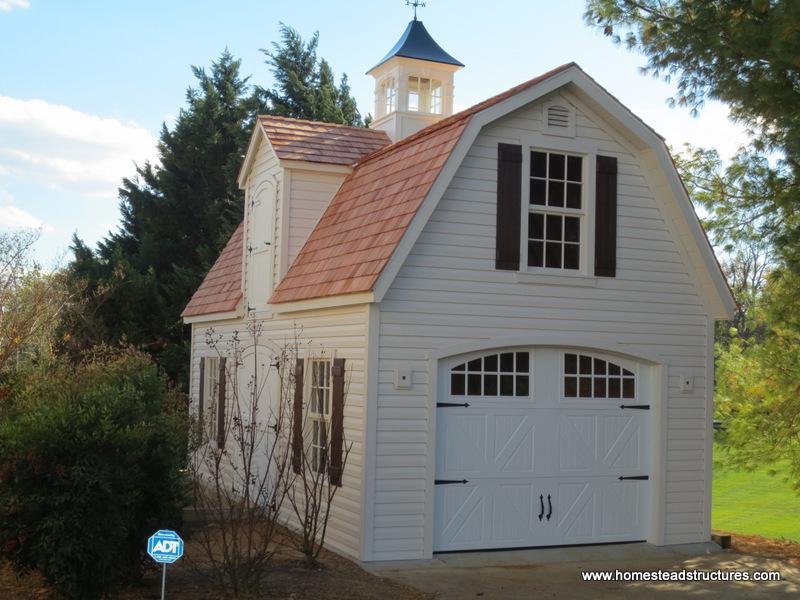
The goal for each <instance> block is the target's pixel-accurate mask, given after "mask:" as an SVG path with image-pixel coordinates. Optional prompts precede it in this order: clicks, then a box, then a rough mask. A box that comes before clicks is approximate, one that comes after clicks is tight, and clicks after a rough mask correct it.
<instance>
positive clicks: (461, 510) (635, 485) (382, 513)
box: [184, 19, 734, 561]
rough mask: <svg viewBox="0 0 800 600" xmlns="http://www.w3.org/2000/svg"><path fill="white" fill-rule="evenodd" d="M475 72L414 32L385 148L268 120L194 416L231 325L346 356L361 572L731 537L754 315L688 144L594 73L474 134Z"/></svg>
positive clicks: (477, 121)
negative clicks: (716, 463) (729, 420)
mask: <svg viewBox="0 0 800 600" xmlns="http://www.w3.org/2000/svg"><path fill="white" fill-rule="evenodd" d="M462 66H463V65H462V64H461V63H459V62H458V61H457V60H456V59H454V58H453V57H452V56H450V55H449V54H447V53H446V52H445V51H444V50H443V49H442V48H440V47H439V46H438V45H437V44H436V42H434V41H433V39H432V38H431V37H430V35H429V34H428V32H427V31H426V30H425V28H424V26H423V24H422V23H421V22H420V21H417V20H416V19H415V20H414V21H412V22H411V23H410V24H409V26H408V28H407V30H406V31H405V33H404V34H403V36H402V37H401V39H400V40H399V41H398V43H397V44H396V45H395V47H394V48H393V49H392V51H390V52H389V54H388V55H387V56H386V57H385V58H384V59H383V60H381V62H380V63H378V64H377V65H376V66H375V67H373V68H372V69H371V70H370V71H369V73H370V74H371V75H372V76H374V77H375V81H376V96H375V115H376V119H375V121H374V122H373V124H372V126H371V127H372V128H371V129H359V128H351V127H344V126H340V125H331V124H328V123H319V122H310V121H301V120H295V119H288V118H280V117H273V116H264V117H260V118H259V119H258V122H257V123H256V125H255V129H254V131H253V135H252V139H251V142H250V146H249V149H248V151H247V155H246V158H245V160H244V164H243V166H242V170H241V173H240V177H239V182H240V185H241V187H242V189H244V190H245V197H246V202H245V204H246V207H247V209H246V212H245V217H244V222H243V223H242V224H241V225H240V226H239V228H238V229H237V230H236V232H235V233H234V234H233V236H232V238H231V240H230V242H229V243H228V245H227V247H226V248H225V249H224V250H223V252H222V254H221V256H220V257H219V259H218V260H217V262H216V263H215V265H214V266H213V268H212V269H211V271H210V272H209V274H208V276H207V277H206V279H205V281H204V282H203V284H202V285H201V287H200V288H199V289H198V290H197V292H196V293H195V295H194V297H193V298H192V300H191V301H190V303H189V305H188V306H187V307H186V310H185V311H184V319H185V321H186V322H187V323H191V325H192V335H193V346H192V348H193V351H192V365H191V371H192V385H191V394H192V398H193V400H194V405H195V406H208V405H209V402H208V399H205V398H201V390H206V392H205V393H209V392H208V390H210V389H213V385H208V382H201V378H208V377H213V376H214V375H213V373H214V368H208V365H206V363H205V361H206V360H210V361H214V360H217V358H216V356H215V355H214V353H213V351H212V350H211V349H210V348H209V347H208V346H207V345H206V344H205V336H204V332H205V331H206V330H207V329H208V328H209V327H211V326H213V327H214V330H215V331H216V332H217V333H218V334H220V335H222V336H230V335H232V334H233V332H234V331H239V332H242V331H243V329H244V328H243V326H242V323H243V320H244V319H246V318H248V317H255V318H256V319H258V320H259V322H260V323H261V325H262V327H263V335H265V336H268V337H269V338H270V339H274V340H276V341H277V340H282V339H285V338H286V337H289V336H291V332H292V331H293V329H294V328H295V327H296V326H300V327H302V328H303V332H304V335H305V336H306V337H307V338H308V339H309V340H311V347H314V348H320V349H321V348H324V349H326V350H327V351H328V353H329V355H331V356H334V357H335V358H336V359H338V360H340V361H342V362H340V363H339V364H343V365H344V370H345V375H346V377H347V378H348V381H349V390H348V396H347V401H346V404H345V406H344V412H343V415H341V418H340V419H337V421H338V422H330V419H331V415H330V414H327V415H325V414H323V415H321V418H322V419H323V420H324V419H328V420H329V426H330V427H332V428H340V433H342V434H343V435H344V437H345V438H346V439H347V440H350V441H351V442H352V443H353V449H352V452H351V454H350V457H349V461H348V463H347V465H346V468H345V470H344V473H342V474H341V485H342V489H341V490H340V492H339V494H338V495H337V497H336V501H335V505H334V509H333V514H332V519H331V523H330V527H329V532H328V545H329V546H330V547H331V548H333V549H335V550H337V551H339V552H341V553H343V554H346V555H348V556H351V557H353V558H356V559H360V560H365V561H370V560H393V559H421V558H429V557H431V556H432V554H433V553H435V552H438V551H450V550H467V549H490V548H515V547H531V546H551V545H564V544H596V543H612V542H624V541H635V540H646V541H648V542H650V543H653V544H658V545H662V544H678V543H688V542H702V541H707V540H708V539H709V530H710V507H711V503H710V494H711V492H710V490H711V468H712V465H711V443H712V392H713V380H714V377H713V365H714V363H713V342H714V323H715V321H717V320H721V319H726V318H729V317H730V315H731V312H732V309H733V306H734V303H733V299H732V297H731V294H730V291H729V289H728V287H727V285H726V282H725V279H724V277H723V275H722V273H721V272H720V269H719V266H718V264H717V261H716V260H715V257H714V254H713V252H712V249H711V247H710V245H709V243H708V240H707V238H706V237H705V235H704V232H703V230H702V228H701V226H700V223H699V221H698V219H697V217H696V215H695V213H694V211H693V209H692V205H691V203H690V201H689V198H688V197H687V194H686V190H685V189H684V187H683V185H682V183H681V181H680V178H679V177H678V174H677V172H676V170H675V167H674V165H673V163H672V160H671V158H670V155H669V153H668V150H667V147H666V145H665V143H664V140H663V139H662V138H661V137H660V136H659V135H658V134H656V133H655V132H654V131H653V130H652V129H650V128H649V127H648V126H647V125H646V124H644V123H643V122H642V121H641V120H640V119H638V118H637V117H636V116H635V115H633V114H632V113H631V112H630V111H629V110H628V109H627V108H625V106H623V105H622V104H621V103H620V101H619V100H618V99H617V98H615V97H613V96H612V95H611V94H609V93H608V92H607V91H606V90H605V89H603V88H602V87H601V86H600V85H599V84H598V83H597V82H595V81H594V80H593V79H591V78H590V77H589V76H588V75H587V74H586V73H584V72H583V71H582V70H581V69H580V68H579V67H578V66H577V65H576V64H572V63H571V64H567V65H563V66H561V67H558V68H556V69H553V70H552V71H549V72H547V73H545V74H543V75H540V76H538V77H535V78H534V79H531V80H529V81H526V82H525V83H522V84H520V85H518V86H516V87H514V88H512V89H510V90H508V91H506V92H504V93H502V94H499V95H497V96H494V97H492V98H489V99H487V100H485V101H483V102H481V103H480V104H477V105H475V106H473V107H471V108H469V109H467V110H465V111H462V112H459V113H457V114H452V113H453V110H452V107H453V76H454V73H455V71H457V70H458V69H460V68H461V67H462ZM314 368H317V366H315V367H314ZM322 368H323V369H329V368H330V366H326V365H322ZM308 409H309V407H308V406H307V405H304V406H303V410H308ZM209 418H213V415H211V416H210V417H209ZM334 459H335V457H334Z"/></svg>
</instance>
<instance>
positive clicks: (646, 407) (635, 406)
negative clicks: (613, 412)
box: [619, 404, 650, 410]
mask: <svg viewBox="0 0 800 600" xmlns="http://www.w3.org/2000/svg"><path fill="white" fill-rule="evenodd" d="M619 407H620V408H621V409H622V410H625V409H626V408H633V409H636V410H650V405H649V404H620V405H619Z"/></svg>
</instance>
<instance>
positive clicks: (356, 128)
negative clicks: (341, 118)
mask: <svg viewBox="0 0 800 600" xmlns="http://www.w3.org/2000/svg"><path fill="white" fill-rule="evenodd" d="M256 119H258V120H259V121H264V120H277V121H290V122H293V123H307V124H309V125H325V126H327V127H337V128H340V129H352V130H354V131H363V132H366V133H370V134H373V133H378V132H379V131H381V130H378V129H370V128H369V127H359V126H358V125H345V124H343V123H330V122H329V121H315V120H313V119H298V118H296V117H284V116H282V115H256Z"/></svg>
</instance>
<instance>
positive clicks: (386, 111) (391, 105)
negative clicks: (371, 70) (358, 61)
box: [379, 76, 398, 117]
mask: <svg viewBox="0 0 800 600" xmlns="http://www.w3.org/2000/svg"><path fill="white" fill-rule="evenodd" d="M380 90H381V94H380V95H381V98H380V102H381V104H380V109H381V114H380V115H379V116H380V117H385V116H386V115H390V114H392V113H393V112H397V96H398V93H397V83H396V82H395V78H394V77H393V76H389V77H386V78H385V79H383V81H381V86H380ZM390 92H391V93H390ZM390 101H391V102H390Z"/></svg>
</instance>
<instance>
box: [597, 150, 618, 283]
mask: <svg viewBox="0 0 800 600" xmlns="http://www.w3.org/2000/svg"><path fill="white" fill-rule="evenodd" d="M594 218H595V229H594V231H595V235H594V274H595V275H596V276H598V277H615V276H616V274H617V159H616V157H613V156H598V157H597V178H596V185H595V212H594Z"/></svg>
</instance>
